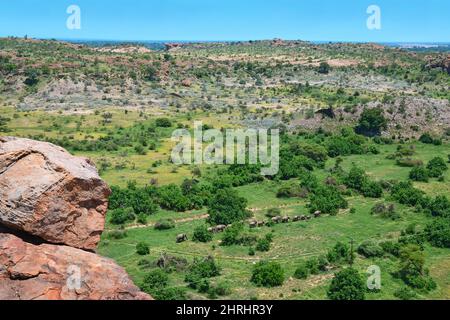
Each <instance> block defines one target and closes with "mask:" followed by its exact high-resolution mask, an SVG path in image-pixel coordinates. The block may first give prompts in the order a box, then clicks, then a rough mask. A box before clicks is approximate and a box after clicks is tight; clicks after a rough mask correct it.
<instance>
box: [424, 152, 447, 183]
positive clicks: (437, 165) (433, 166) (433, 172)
mask: <svg viewBox="0 0 450 320" xmlns="http://www.w3.org/2000/svg"><path fill="white" fill-rule="evenodd" d="M427 169H428V172H429V175H430V177H432V178H438V177H440V176H442V175H443V174H444V172H445V171H447V170H448V167H447V164H446V163H445V160H444V159H442V158H441V157H436V158H433V159H432V160H431V161H430V162H428V165H427Z"/></svg>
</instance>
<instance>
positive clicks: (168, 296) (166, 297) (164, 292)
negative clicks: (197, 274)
mask: <svg viewBox="0 0 450 320" xmlns="http://www.w3.org/2000/svg"><path fill="white" fill-rule="evenodd" d="M151 294H152V296H153V298H155V299H156V300H162V301H171V300H173V301H181V300H186V299H187V297H186V289H185V288H163V289H158V290H154V292H152V293H151Z"/></svg>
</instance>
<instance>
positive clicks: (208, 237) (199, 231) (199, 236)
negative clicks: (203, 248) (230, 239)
mask: <svg viewBox="0 0 450 320" xmlns="http://www.w3.org/2000/svg"><path fill="white" fill-rule="evenodd" d="M212 239H213V234H212V233H211V232H209V231H208V227H207V226H206V225H201V226H198V227H196V228H195V229H194V235H193V237H192V240H193V241H196V242H204V243H206V242H210V241H212Z"/></svg>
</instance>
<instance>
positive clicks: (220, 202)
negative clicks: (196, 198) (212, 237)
mask: <svg viewBox="0 0 450 320" xmlns="http://www.w3.org/2000/svg"><path fill="white" fill-rule="evenodd" d="M208 213H209V222H211V223H214V224H216V225H219V224H224V225H229V224H232V223H235V222H238V221H243V220H245V219H247V218H249V217H251V213H250V212H249V211H248V210H247V200H246V199H245V198H242V197H240V196H239V195H238V194H237V192H236V191H235V190H233V189H222V190H218V191H217V193H216V195H215V196H214V197H213V199H211V202H210V203H209V205H208Z"/></svg>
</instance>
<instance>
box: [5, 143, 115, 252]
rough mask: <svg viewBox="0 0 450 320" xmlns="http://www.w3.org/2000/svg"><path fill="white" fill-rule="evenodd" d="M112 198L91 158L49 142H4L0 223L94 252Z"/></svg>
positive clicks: (58, 242)
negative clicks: (74, 154) (77, 155)
mask: <svg viewBox="0 0 450 320" xmlns="http://www.w3.org/2000/svg"><path fill="white" fill-rule="evenodd" d="M109 194H110V190H109V188H108V186H107V185H106V183H105V182H103V181H102V180H101V179H100V177H99V176H98V173H97V170H96V169H95V167H94V166H93V165H92V164H91V163H90V162H89V160H87V159H84V158H78V157H74V156H72V155H70V154H69V153H68V152H67V151H65V150H64V149H62V148H60V147H57V146H55V145H53V144H50V143H44V142H37V141H33V140H29V139H17V138H10V137H7V138H0V213H1V214H0V223H2V224H4V225H6V226H8V227H10V228H13V229H18V230H23V231H26V232H28V233H30V234H33V235H36V236H39V237H41V238H43V239H44V240H46V241H48V242H51V243H56V244H66V245H68V246H72V247H76V248H81V249H88V250H93V249H95V248H96V246H97V243H98V242H99V241H100V235H101V233H102V231H103V228H104V221H105V214H106V210H107V199H108V196H109Z"/></svg>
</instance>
